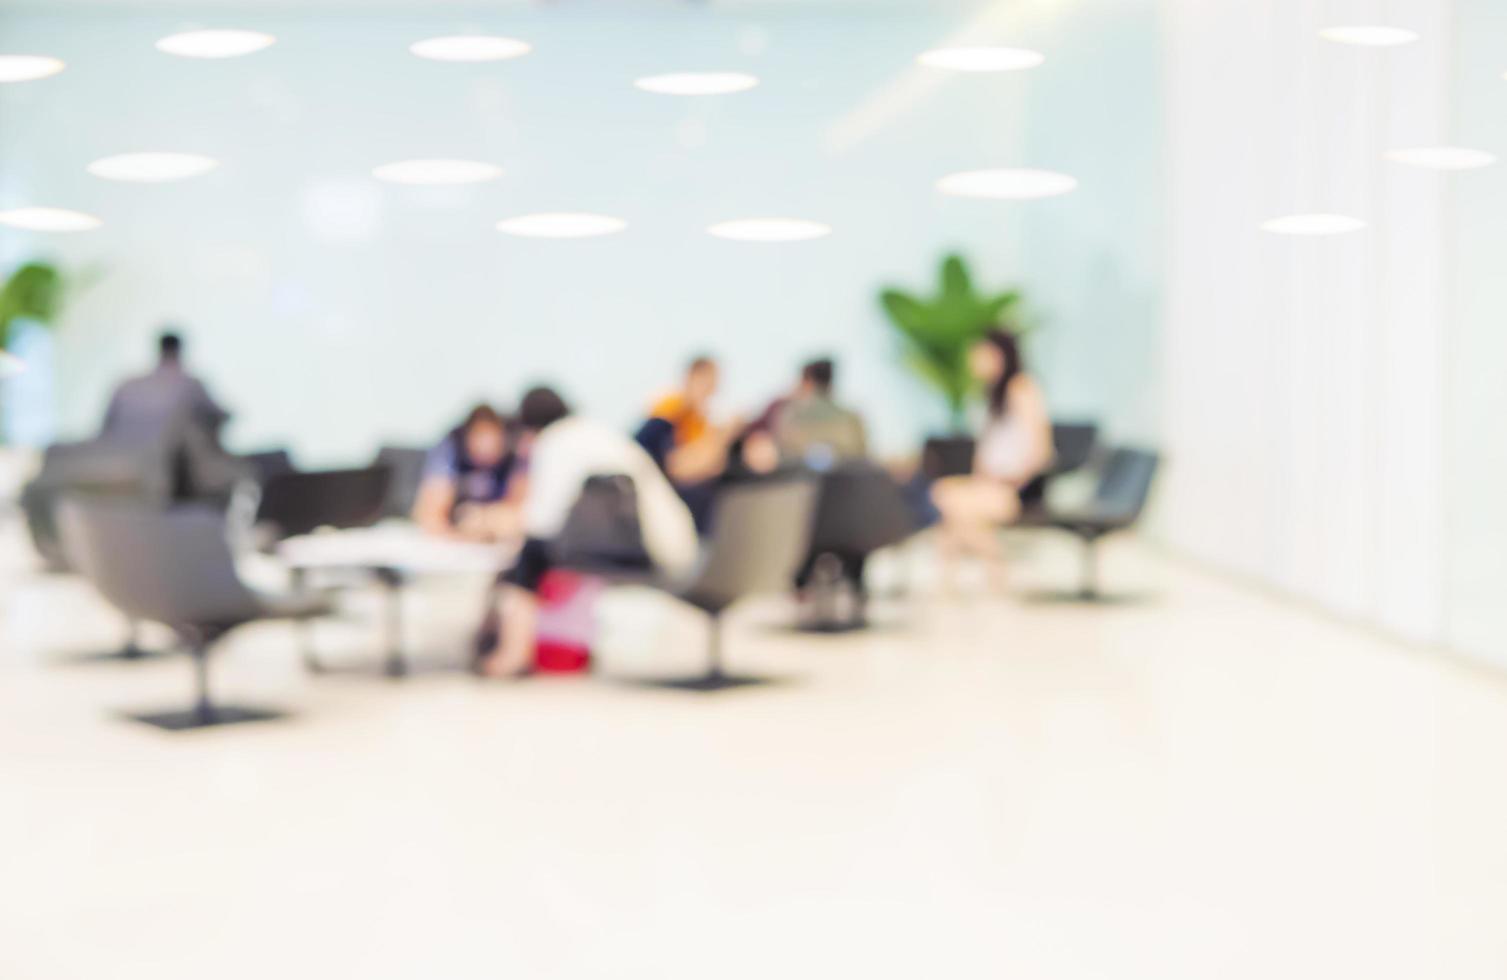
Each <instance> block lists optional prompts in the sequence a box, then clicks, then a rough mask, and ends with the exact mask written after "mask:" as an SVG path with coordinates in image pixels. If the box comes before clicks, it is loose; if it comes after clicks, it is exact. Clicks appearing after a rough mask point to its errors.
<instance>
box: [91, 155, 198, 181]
mask: <svg viewBox="0 0 1507 980" xmlns="http://www.w3.org/2000/svg"><path fill="white" fill-rule="evenodd" d="M219 165H220V164H219V162H218V161H217V160H215V159H214V158H212V157H206V156H200V155H199V154H197V153H121V154H117V155H116V156H113V157H103V158H101V159H99V160H95V161H94V162H93V163H91V164H89V166H88V167H87V168H86V169H87V170H88V171H89V172H90V173H91V174H93V175H94V176H96V177H103V178H104V179H106V180H130V181H137V182H140V183H147V184H158V183H163V182H165V181H169V180H187V179H188V178H189V177H198V176H199V175H201V174H207V173H209V172H210V171H211V170H213V169H214V168H216V167H218V166H219Z"/></svg>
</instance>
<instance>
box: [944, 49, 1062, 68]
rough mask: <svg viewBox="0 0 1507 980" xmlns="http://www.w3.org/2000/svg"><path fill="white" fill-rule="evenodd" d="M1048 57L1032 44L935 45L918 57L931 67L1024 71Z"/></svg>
mask: <svg viewBox="0 0 1507 980" xmlns="http://www.w3.org/2000/svg"><path fill="white" fill-rule="evenodd" d="M1045 60H1046V58H1045V57H1044V56H1043V55H1042V54H1041V52H1039V51H1031V50H1029V49H1028V48H983V47H975V48H934V49H932V50H930V51H925V52H922V53H921V55H920V56H919V57H917V58H916V61H917V62H918V63H919V64H922V65H924V66H926V67H927V68H945V69H947V70H948V71H1022V70H1024V69H1026V68H1035V67H1036V66H1037V65H1039V64H1041V63H1042V62H1043V61H1045Z"/></svg>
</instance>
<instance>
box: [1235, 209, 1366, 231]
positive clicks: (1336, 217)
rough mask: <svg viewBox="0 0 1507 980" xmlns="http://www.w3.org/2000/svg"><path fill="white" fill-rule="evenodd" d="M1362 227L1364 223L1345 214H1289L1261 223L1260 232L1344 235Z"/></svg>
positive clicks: (1364, 225)
mask: <svg viewBox="0 0 1507 980" xmlns="http://www.w3.org/2000/svg"><path fill="white" fill-rule="evenodd" d="M1364 227H1366V223H1365V222H1364V221H1362V220H1360V219H1359V218H1352V217H1350V216H1349V215H1347V214H1289V215H1287V216H1286V217H1282V218H1273V219H1272V220H1270V221H1263V222H1262V223H1261V230H1262V231H1269V232H1272V233H1273V234H1276V235H1344V234H1348V233H1349V232H1352V231H1360V230H1361V229H1362V228H1364Z"/></svg>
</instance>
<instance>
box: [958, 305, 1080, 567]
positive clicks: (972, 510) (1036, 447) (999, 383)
mask: <svg viewBox="0 0 1507 980" xmlns="http://www.w3.org/2000/svg"><path fill="white" fill-rule="evenodd" d="M968 364H969V370H970V371H972V373H973V375H974V377H975V378H977V379H978V380H979V381H980V382H981V383H983V384H984V385H986V386H987V391H988V414H987V416H986V418H985V421H984V428H983V431H982V432H980V433H979V437H978V444H977V447H976V448H975V450H974V463H973V472H972V473H971V474H969V475H967V476H949V477H944V478H942V479H940V480H938V481H937V482H936V483H935V484H933V485H932V490H931V496H932V500H933V502H934V503H935V504H936V508H937V511H938V512H939V513H940V514H941V537H940V542H939V543H940V545H941V553H942V558H943V562H942V570H943V583H944V586H947V585H949V581H950V579H951V578H952V572H953V571H954V570H955V567H956V565H957V560H956V559H957V558H958V557H960V556H962V555H964V554H973V555H976V556H978V557H980V558H983V559H984V560H985V561H986V562H988V565H989V568H990V572H991V577H992V578H993V580H994V584H995V588H996V589H1001V590H1002V589H1003V587H1004V585H1005V560H1004V552H1003V550H1002V549H1001V548H1000V543H999V537H998V533H997V529H998V528H999V526H1000V525H1001V524H1009V523H1012V522H1014V521H1015V520H1016V518H1018V517H1019V516H1020V512H1021V504H1020V490H1021V488H1022V487H1025V486H1026V485H1027V484H1029V483H1030V482H1031V481H1032V480H1033V479H1035V478H1036V477H1037V476H1038V475H1040V474H1041V473H1042V472H1044V471H1045V470H1046V468H1047V467H1048V466H1049V465H1050V464H1051V462H1052V454H1053V451H1054V450H1053V447H1052V421H1051V416H1050V415H1049V414H1048V412H1047V404H1046V398H1045V396H1044V395H1043V394H1042V390H1041V386H1040V385H1039V384H1038V383H1037V382H1036V379H1035V378H1034V377H1032V375H1031V374H1030V373H1029V372H1028V371H1027V370H1026V367H1025V363H1024V360H1023V359H1022V356H1021V351H1020V344H1019V342H1018V341H1016V339H1015V338H1014V337H1013V336H1012V335H1010V334H1008V333H1006V332H1004V331H1003V330H991V331H989V333H987V334H986V335H985V336H984V339H982V340H980V341H979V342H978V343H976V344H974V345H973V348H972V350H971V351H970V352H969V356H968Z"/></svg>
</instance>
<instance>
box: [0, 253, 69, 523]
mask: <svg viewBox="0 0 1507 980" xmlns="http://www.w3.org/2000/svg"><path fill="white" fill-rule="evenodd" d="M63 288H64V286H63V276H62V274H61V273H60V272H59V271H58V269H57V267H56V266H53V265H51V264H50V263H47V262H27V263H25V264H23V265H21V266H20V267H18V268H17V269H16V270H15V271H14V272H12V273H11V274H10V276H9V277H8V278H6V279H5V280H4V284H3V285H0V384H3V383H4V378H5V376H6V375H7V374H10V373H12V372H14V371H16V370H18V369H20V368H21V367H22V365H21V364H20V362H18V361H16V360H15V359H14V358H13V357H12V356H11V355H10V354H9V353H8V350H9V346H10V343H11V341H12V340H14V338H15V336H16V334H17V333H18V332H19V328H20V327H21V325H22V324H23V323H27V322H31V323H37V324H41V325H43V326H51V325H52V324H53V323H54V322H56V319H57V315H58V310H59V308H60V307H61V305H62V299H63ZM4 421H5V420H4V419H0V497H9V496H13V495H14V492H15V490H16V489H17V487H19V484H20V482H21V481H22V480H23V479H24V478H25V474H26V473H27V472H28V471H29V470H30V469H31V465H32V462H33V461H32V459H31V456H32V454H31V453H30V452H29V451H25V450H16V449H11V450H6V449H4V444H5V434H6V426H5V425H4V424H3V423H4Z"/></svg>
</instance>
